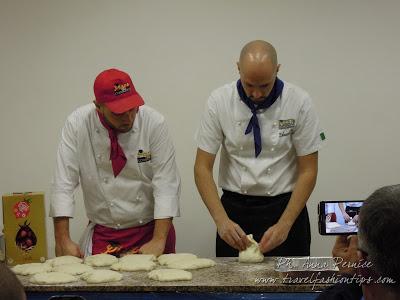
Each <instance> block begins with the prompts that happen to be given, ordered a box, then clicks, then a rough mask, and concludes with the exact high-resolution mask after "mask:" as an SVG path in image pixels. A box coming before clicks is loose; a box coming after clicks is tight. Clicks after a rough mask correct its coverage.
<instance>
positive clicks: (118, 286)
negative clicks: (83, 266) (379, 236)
mask: <svg viewBox="0 0 400 300" xmlns="http://www.w3.org/2000/svg"><path fill="white" fill-rule="evenodd" d="M213 259H214V260H215V261H216V263H217V265H216V266H215V267H211V268H205V269H200V270H191V272H192V274H193V280H191V281H174V282H159V281H154V280H151V279H148V278H147V273H148V272H145V271H141V272H122V274H123V275H124V278H123V280H121V281H119V282H113V283H102V284H87V283H86V282H85V281H78V282H74V283H68V284H62V285H36V284H32V283H30V282H29V276H18V278H19V279H20V281H21V282H22V284H23V285H24V287H25V290H26V291H27V292H61V291H62V292H68V291H80V292H83V291H87V292H193V293H196V292H200V293H213V292H224V293H239V292H246V293H268V292H282V293H293V292H316V291H321V290H323V289H325V288H326V287H327V286H328V285H327V284H315V283H316V282H317V281H315V278H314V281H312V280H313V279H312V278H313V277H314V276H312V278H311V280H310V281H307V283H306V284H304V282H303V283H300V284H299V283H295V282H294V283H291V284H289V283H284V282H283V281H284V280H283V278H284V276H285V274H282V273H280V272H276V271H274V267H275V259H274V258H265V259H264V262H262V263H258V264H244V263H239V262H238V261H237V258H213ZM158 268H163V267H161V266H158ZM308 275H310V274H308Z"/></svg>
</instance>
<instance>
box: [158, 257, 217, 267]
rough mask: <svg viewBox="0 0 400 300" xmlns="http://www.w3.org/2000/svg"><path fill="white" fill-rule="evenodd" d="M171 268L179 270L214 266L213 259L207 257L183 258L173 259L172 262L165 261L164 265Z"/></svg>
mask: <svg viewBox="0 0 400 300" xmlns="http://www.w3.org/2000/svg"><path fill="white" fill-rule="evenodd" d="M166 266H167V267H168V268H171V269H180V270H195V269H202V268H209V267H214V266H215V261H213V260H212V259H208V258H197V257H196V258H184V259H180V260H174V261H172V262H169V263H167V265H166Z"/></svg>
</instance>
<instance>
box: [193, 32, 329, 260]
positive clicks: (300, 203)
mask: <svg viewBox="0 0 400 300" xmlns="http://www.w3.org/2000/svg"><path fill="white" fill-rule="evenodd" d="M237 67H238V70H239V75H240V79H239V80H238V81H234V82H232V83H229V84H226V85H224V86H222V87H220V88H218V89H216V90H215V91H213V92H212V94H211V96H210V98H209V99H208V102H207V106H206V110H205V113H204V115H203V117H202V120H201V123H200V128H199V130H198V131H197V133H196V142H197V145H198V149H197V156H196V162H195V167H194V175H195V181H196V185H197V189H198V191H199V193H200V195H201V197H202V199H203V201H204V203H205V205H206V206H207V208H208V210H209V212H210V214H211V216H212V217H213V219H214V222H215V224H216V226H217V231H218V232H217V239H216V256H237V255H238V251H241V250H244V249H246V247H247V246H249V243H250V242H249V240H248V238H247V237H246V235H247V234H253V237H254V239H255V240H256V241H257V242H259V246H260V250H261V251H262V252H263V253H264V255H268V256H290V255H310V242H311V234H310V223H309V218H308V213H307V208H306V202H307V200H308V198H309V196H310V194H311V193H312V191H313V189H314V186H315V183H316V178H317V170H318V150H319V149H320V147H321V145H322V141H323V140H324V139H325V136H324V133H323V132H322V131H321V129H320V125H319V120H318V116H317V114H316V113H315V110H314V108H313V105H312V102H311V99H310V96H309V95H308V94H307V92H305V91H304V90H302V89H301V88H299V87H297V86H295V85H293V84H290V83H288V82H284V81H282V80H280V79H279V78H278V77H277V74H278V71H279V68H280V64H278V59H277V54H276V51H275V48H274V47H273V46H272V45H271V44H270V43H268V42H265V41H260V40H257V41H252V42H250V43H248V44H246V45H245V46H244V48H243V49H242V51H241V53H240V59H239V62H238V63H237ZM220 148H221V153H220V155H221V157H220V166H219V186H220V187H221V188H222V191H223V193H222V197H221V199H220V198H219V196H218V190H217V186H216V184H215V181H214V178H213V166H214V161H215V156H216V154H217V153H218V151H219V149H220Z"/></svg>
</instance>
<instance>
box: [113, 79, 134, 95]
mask: <svg viewBox="0 0 400 300" xmlns="http://www.w3.org/2000/svg"><path fill="white" fill-rule="evenodd" d="M130 90H131V86H130V85H129V83H128V82H127V83H122V84H121V83H116V84H114V95H115V96H118V95H121V94H125V93H127V92H129V91H130Z"/></svg>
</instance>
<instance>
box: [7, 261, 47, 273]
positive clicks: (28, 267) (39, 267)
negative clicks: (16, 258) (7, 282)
mask: <svg viewBox="0 0 400 300" xmlns="http://www.w3.org/2000/svg"><path fill="white" fill-rule="evenodd" d="M11 270H12V271H13V272H14V273H15V274H18V275H34V274H37V273H45V272H50V271H51V270H52V267H51V265H50V264H46V263H30V264H22V265H16V266H15V267H13V268H12V269H11Z"/></svg>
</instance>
